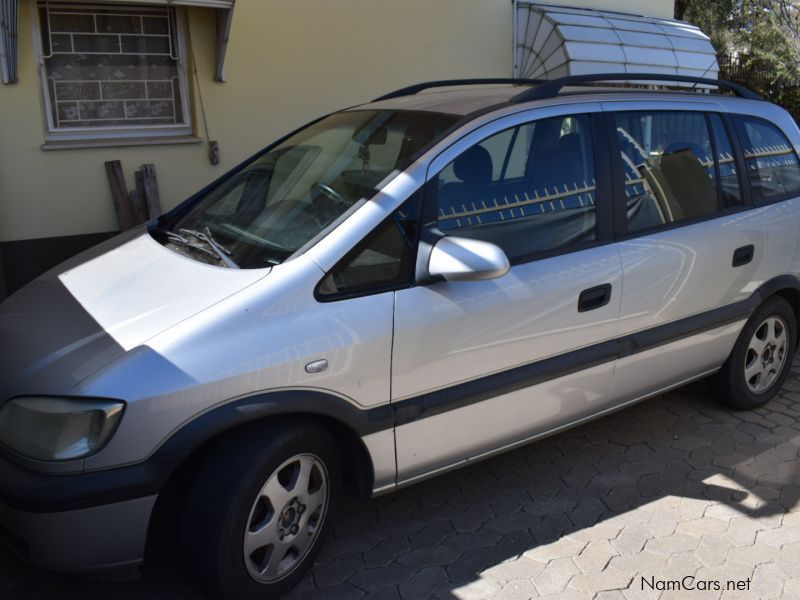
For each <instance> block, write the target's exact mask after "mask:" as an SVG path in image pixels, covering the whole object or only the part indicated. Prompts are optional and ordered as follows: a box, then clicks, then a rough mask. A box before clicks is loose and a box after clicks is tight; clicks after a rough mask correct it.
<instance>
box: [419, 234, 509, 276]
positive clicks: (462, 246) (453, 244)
mask: <svg viewBox="0 0 800 600" xmlns="http://www.w3.org/2000/svg"><path fill="white" fill-rule="evenodd" d="M510 268H511V263H509V262H508V257H507V256H506V253H505V252H503V250H502V249H500V248H499V247H498V246H495V245H494V244H490V243H489V242H482V241H480V240H471V239H468V238H460V237H449V236H445V237H443V238H441V239H440V240H439V241H437V242H436V244H435V245H434V247H433V248H432V249H431V256H430V259H429V261H428V274H429V275H431V276H440V277H444V278H445V279H446V280H447V281H482V280H485V279H495V278H497V277H502V276H503V275H505V274H506V273H508V270H509V269H510Z"/></svg>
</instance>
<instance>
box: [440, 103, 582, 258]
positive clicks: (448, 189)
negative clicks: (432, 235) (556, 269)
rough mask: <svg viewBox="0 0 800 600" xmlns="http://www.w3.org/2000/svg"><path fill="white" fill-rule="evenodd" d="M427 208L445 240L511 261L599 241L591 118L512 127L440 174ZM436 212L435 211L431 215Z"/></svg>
mask: <svg viewBox="0 0 800 600" xmlns="http://www.w3.org/2000/svg"><path fill="white" fill-rule="evenodd" d="M431 189H432V190H433V193H432V194H430V196H429V197H428V198H426V202H432V203H434V204H435V206H434V210H433V211H432V212H435V214H436V219H435V221H434V222H431V223H427V224H426V227H427V228H429V229H436V230H438V232H440V233H442V234H445V235H453V236H458V237H466V238H472V239H478V240H483V241H487V242H491V243H493V244H497V245H498V246H500V247H501V248H502V249H503V250H504V251H505V252H506V254H507V255H508V257H509V259H510V260H511V261H512V262H513V261H520V260H523V259H525V258H526V257H530V256H532V255H535V254H538V253H542V252H549V251H552V250H556V249H558V248H562V247H564V246H567V245H570V244H573V243H577V242H588V241H592V240H594V239H596V232H595V228H596V227H595V225H596V216H595V212H596V209H595V170H594V155H593V148H592V138H591V129H590V124H589V118H588V116H586V115H578V116H568V117H554V118H550V119H543V120H540V121H534V122H532V123H527V124H525V125H521V126H518V127H513V128H510V129H506V130H504V131H501V132H500V133H497V134H495V135H493V136H491V137H489V138H487V139H485V140H483V141H482V142H480V143H479V144H477V145H475V146H473V147H471V148H469V149H468V150H466V151H465V152H464V153H462V154H461V155H460V156H459V157H458V158H456V159H455V160H453V161H452V162H451V163H450V164H448V165H447V166H446V167H445V168H444V169H442V171H441V172H440V173H439V176H438V178H437V179H436V181H435V182H434V184H433V185H432V186H431ZM428 214H430V213H428Z"/></svg>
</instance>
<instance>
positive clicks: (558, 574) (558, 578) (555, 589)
mask: <svg viewBox="0 0 800 600" xmlns="http://www.w3.org/2000/svg"><path fill="white" fill-rule="evenodd" d="M580 572H581V570H580V569H579V568H578V567H577V565H576V564H575V563H574V562H573V560H572V559H571V558H557V559H555V560H551V561H550V562H549V563H548V564H547V566H546V567H545V569H544V571H542V572H541V573H540V574H539V576H538V577H536V579H534V581H533V583H534V585H535V586H536V589H537V590H539V594H540V595H542V596H545V595H548V594H560V593H561V592H563V591H564V589H565V588H566V587H567V584H568V583H569V581H570V579H572V577H573V576H575V575H577V574H578V573H580Z"/></svg>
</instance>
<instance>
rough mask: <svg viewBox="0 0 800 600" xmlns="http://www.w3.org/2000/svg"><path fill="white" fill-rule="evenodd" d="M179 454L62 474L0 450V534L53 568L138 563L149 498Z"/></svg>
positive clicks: (38, 562)
mask: <svg viewBox="0 0 800 600" xmlns="http://www.w3.org/2000/svg"><path fill="white" fill-rule="evenodd" d="M181 458H182V457H181V456H177V455H176V456H169V457H156V456H153V457H151V458H150V459H148V460H147V461H145V462H143V463H139V464H136V465H128V466H124V467H118V468H115V469H108V470H105V471H92V472H85V473H77V474H70V475H65V474H44V473H40V472H36V471H33V470H31V469H29V468H26V467H23V466H20V465H19V464H18V463H17V461H14V460H12V459H11V458H9V457H8V456H7V455H6V454H5V453H4V452H0V542H4V543H5V544H6V545H8V546H9V547H10V548H11V550H12V551H13V552H15V553H16V554H17V555H19V556H20V557H21V558H23V559H24V560H26V561H28V562H30V563H32V564H34V565H36V566H38V567H41V568H44V569H49V570H53V571H65V572H80V571H93V570H97V569H104V568H109V567H116V566H123V565H130V564H136V563H139V562H141V560H142V558H143V557H144V549H145V543H146V541H147V533H148V528H149V525H150V516H151V513H152V512H153V506H154V504H155V501H156V498H157V497H158V494H159V492H160V491H161V489H162V488H163V486H164V484H165V482H166V481H167V479H168V478H169V475H170V474H171V473H172V471H173V470H174V469H175V467H176V466H177V464H179V462H180V460H181Z"/></svg>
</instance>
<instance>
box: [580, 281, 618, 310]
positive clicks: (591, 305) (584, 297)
mask: <svg viewBox="0 0 800 600" xmlns="http://www.w3.org/2000/svg"><path fill="white" fill-rule="evenodd" d="M610 300H611V284H610V283H604V284H603V285H598V286H595V287H591V288H589V289H588V290H583V291H582V292H581V295H580V296H578V312H586V311H587V310H594V309H596V308H600V307H602V306H605V305H606V304H608V303H609V301H610Z"/></svg>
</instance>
